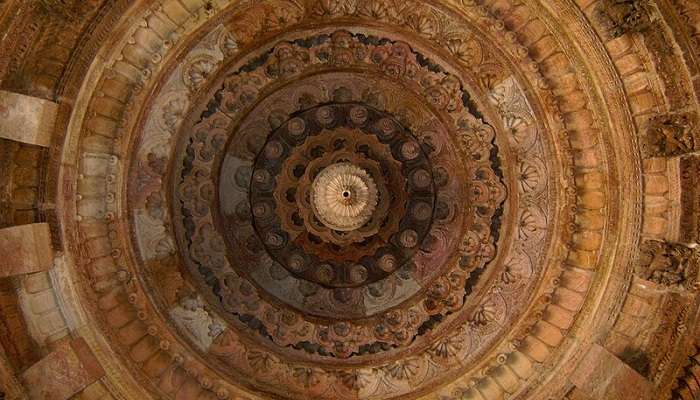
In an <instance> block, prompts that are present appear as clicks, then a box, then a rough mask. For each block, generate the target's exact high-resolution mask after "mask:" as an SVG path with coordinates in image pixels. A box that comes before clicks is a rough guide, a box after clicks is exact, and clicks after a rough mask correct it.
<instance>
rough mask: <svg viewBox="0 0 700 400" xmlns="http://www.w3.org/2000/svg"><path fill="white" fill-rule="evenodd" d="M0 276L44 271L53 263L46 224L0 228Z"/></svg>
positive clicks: (49, 234)
mask: <svg viewBox="0 0 700 400" xmlns="http://www.w3.org/2000/svg"><path fill="white" fill-rule="evenodd" d="M0 254H2V255H3V256H2V258H0V277H1V276H13V275H21V274H28V273H31V272H37V271H45V270H47V269H49V268H51V265H52V264H53V249H52V247H51V233H50V231H49V226H48V224H45V223H38V224H28V225H20V226H15V227H10V228H4V229H0Z"/></svg>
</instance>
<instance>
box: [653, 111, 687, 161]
mask: <svg viewBox="0 0 700 400" xmlns="http://www.w3.org/2000/svg"><path fill="white" fill-rule="evenodd" d="M694 129H695V124H694V118H692V117H691V116H690V115H688V114H677V115H660V116H657V117H654V118H652V119H651V120H650V121H649V126H648V128H647V132H646V137H645V143H644V145H645V153H646V155H647V156H649V157H671V156H678V155H681V154H686V153H689V152H691V151H693V150H694V149H695V138H694V136H695V135H694Z"/></svg>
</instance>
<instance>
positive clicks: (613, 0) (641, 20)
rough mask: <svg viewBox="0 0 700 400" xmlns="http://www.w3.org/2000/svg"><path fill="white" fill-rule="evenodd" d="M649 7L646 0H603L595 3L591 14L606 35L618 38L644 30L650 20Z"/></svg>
mask: <svg viewBox="0 0 700 400" xmlns="http://www.w3.org/2000/svg"><path fill="white" fill-rule="evenodd" d="M649 9H650V4H649V3H648V2H647V0H603V1H600V2H598V4H596V6H595V10H594V11H593V16H594V18H595V19H596V20H597V21H596V22H597V23H598V24H600V26H601V27H602V28H603V29H604V30H605V32H606V33H607V35H608V36H610V37H611V38H618V37H620V36H622V35H624V34H626V33H630V32H641V31H643V30H645V29H646V28H647V27H648V26H649V24H650V22H651V21H650V11H649Z"/></svg>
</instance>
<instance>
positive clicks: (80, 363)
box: [22, 338, 105, 400]
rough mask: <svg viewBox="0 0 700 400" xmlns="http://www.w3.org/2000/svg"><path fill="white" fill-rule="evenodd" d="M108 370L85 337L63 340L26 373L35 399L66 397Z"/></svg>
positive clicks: (26, 379) (29, 388) (69, 396)
mask: <svg viewBox="0 0 700 400" xmlns="http://www.w3.org/2000/svg"><path fill="white" fill-rule="evenodd" d="M104 374H105V372H104V370H103V369H102V367H101V366H100V364H99V362H98V361H97V359H96V358H95V356H94V355H93V354H92V351H91V350H90V348H89V347H88V345H87V343H85V341H84V340H83V339H82V338H78V339H75V340H73V341H70V342H64V343H62V344H60V345H59V346H58V347H57V348H56V349H55V350H54V351H53V352H51V353H50V354H49V355H48V356H46V357H44V358H43V359H42V360H41V361H39V362H38V363H36V364H34V365H33V366H31V367H30V368H29V369H28V370H26V371H25V372H24V373H23V374H22V380H23V381H24V385H25V387H26V388H27V390H28V392H29V397H30V398H31V399H40V400H66V399H69V398H71V397H72V396H73V395H75V394H76V393H78V392H80V391H82V390H83V389H85V388H86V387H88V386H89V385H91V384H92V383H93V382H95V381H97V380H98V379H100V378H101V377H103V376H104Z"/></svg>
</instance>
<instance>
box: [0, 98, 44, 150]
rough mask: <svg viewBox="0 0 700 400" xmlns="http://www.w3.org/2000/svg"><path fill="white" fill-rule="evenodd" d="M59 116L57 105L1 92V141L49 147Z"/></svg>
mask: <svg viewBox="0 0 700 400" xmlns="http://www.w3.org/2000/svg"><path fill="white" fill-rule="evenodd" d="M57 112H58V105H57V104H56V103H54V102H51V101H47V100H43V99H39V98H36V97H30V96H25V95H21V94H17V93H11V92H5V91H0V137H2V138H5V139H10V140H15V141H18V142H23V143H29V144H36V145H39V146H44V147H48V146H49V144H50V143H51V134H52V133H53V126H54V123H55V122H56V114H57Z"/></svg>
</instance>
